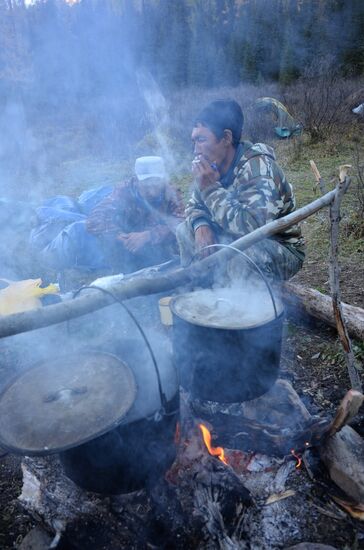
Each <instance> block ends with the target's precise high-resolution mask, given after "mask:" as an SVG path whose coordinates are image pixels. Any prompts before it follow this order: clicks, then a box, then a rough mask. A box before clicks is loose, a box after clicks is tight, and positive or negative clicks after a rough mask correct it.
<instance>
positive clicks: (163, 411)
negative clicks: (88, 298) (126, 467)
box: [73, 285, 175, 419]
mask: <svg viewBox="0 0 364 550" xmlns="http://www.w3.org/2000/svg"><path fill="white" fill-rule="evenodd" d="M86 289H91V290H92V289H96V290H100V291H101V292H103V293H104V294H108V295H109V296H110V297H111V298H113V299H114V301H115V302H117V303H118V304H120V305H121V306H122V307H123V308H124V309H125V311H126V312H127V313H128V315H129V317H130V318H131V319H132V320H133V321H134V323H135V326H136V327H137V329H138V331H139V333H140V335H141V337H142V339H143V340H144V343H145V345H146V346H147V348H148V351H149V353H150V356H151V359H152V363H153V366H154V369H155V374H156V376H157V384H158V391H159V397H160V400H161V405H162V408H161V410H160V411H157V412H156V413H155V415H154V416H155V418H156V419H157V418H159V419H160V418H162V417H163V416H169V414H174V412H175V411H172V412H167V411H168V401H167V397H166V395H165V393H164V391H163V387H162V380H161V376H160V372H159V368H158V363H157V360H156V358H155V355H154V352H153V350H152V346H151V345H150V343H149V340H148V338H147V336H146V334H145V332H144V330H143V328H142V326H141V325H140V323H139V321H138V320H137V318H136V317H135V315H134V314H133V313H132V312H131V311H130V309H129V308H128V307H127V306H126V305H125V304H124V302H123V301H122V300H120V299H119V298H118V297H117V296H115V294H114V293H113V292H110V290H106V289H105V288H103V287H101V286H96V285H87V286H81V288H79V289H78V290H76V292H74V293H73V298H76V297H77V296H78V294H79V293H80V292H81V291H82V290H86Z"/></svg>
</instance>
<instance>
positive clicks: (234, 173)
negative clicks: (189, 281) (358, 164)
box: [177, 100, 304, 280]
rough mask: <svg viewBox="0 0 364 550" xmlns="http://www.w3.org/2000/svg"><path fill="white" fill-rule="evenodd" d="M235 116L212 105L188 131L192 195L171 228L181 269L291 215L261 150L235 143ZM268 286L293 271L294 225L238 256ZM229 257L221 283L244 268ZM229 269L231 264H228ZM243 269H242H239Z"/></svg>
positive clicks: (298, 238)
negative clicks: (181, 217) (182, 216)
mask: <svg viewBox="0 0 364 550" xmlns="http://www.w3.org/2000/svg"><path fill="white" fill-rule="evenodd" d="M243 121H244V117H243V113H242V110H241V108H240V106H239V105H238V103H236V101H233V100H218V101H213V102H212V103H210V104H209V105H207V107H205V108H204V109H203V110H202V111H201V112H200V113H199V115H198V116H197V118H196V119H195V123H194V128H193V130H192V142H193V144H194V154H195V159H194V161H193V163H192V171H193V174H194V176H195V188H194V191H193V194H192V197H191V199H190V200H189V202H188V205H187V208H186V215H187V219H186V221H185V222H184V223H183V224H181V225H180V226H179V227H178V230H177V238H178V241H179V246H180V253H181V263H182V265H188V264H189V263H190V262H191V261H192V260H193V259H194V258H196V255H197V256H198V257H200V258H201V257H203V256H207V255H209V254H212V253H213V252H216V250H218V248H213V247H212V248H206V247H208V246H209V245H213V244H216V243H225V244H229V243H231V242H232V241H234V240H236V239H238V238H239V237H242V236H243V235H246V234H247V233H250V232H251V231H254V230H255V229H257V228H258V227H261V226H262V225H265V224H266V223H268V222H271V221H273V220H276V219H278V218H281V217H282V216H285V215H287V214H289V213H290V212H292V211H293V210H294V209H295V198H294V195H293V189H292V186H291V185H290V184H289V183H288V181H287V179H286V177H285V175H284V173H283V171H282V169H281V168H280V167H279V166H278V164H277V163H276V160H275V155H274V151H273V149H272V148H271V147H268V146H267V145H264V144H263V143H256V144H255V145H253V144H252V143H250V142H240V136H241V132H242V127H243ZM245 254H247V255H248V256H249V257H250V258H251V259H252V260H253V261H254V262H255V263H256V264H257V265H258V266H259V268H260V269H261V270H262V271H263V273H264V274H265V275H266V276H267V277H269V278H270V279H273V280H285V279H289V278H290V277H292V276H293V275H294V274H295V273H297V271H298V270H299V269H300V268H301V266H302V262H303V259H304V245H303V239H302V235H301V230H300V228H299V226H297V225H295V226H292V227H290V228H289V229H286V230H284V231H281V232H280V233H278V234H276V235H274V236H273V237H271V238H268V239H264V240H263V241H261V242H259V243H257V244H255V245H253V246H251V247H250V248H248V249H247V250H246V251H245ZM239 256H240V255H238V254H236V258H233V260H232V261H231V262H229V264H230V267H232V269H231V270H230V272H229V266H223V269H226V272H225V273H223V275H224V277H226V275H227V276H228V278H229V277H230V278H231V276H232V275H233V276H234V277H244V278H245V277H246V276H248V275H250V274H251V268H250V267H249V265H247V262H246V260H244V259H243V258H241V256H240V257H239ZM234 264H235V265H234ZM247 268H248V269H247Z"/></svg>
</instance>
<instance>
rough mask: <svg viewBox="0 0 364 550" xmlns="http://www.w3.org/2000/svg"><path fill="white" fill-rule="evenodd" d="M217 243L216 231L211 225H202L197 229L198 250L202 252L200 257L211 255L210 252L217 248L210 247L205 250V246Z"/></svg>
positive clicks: (196, 241)
mask: <svg viewBox="0 0 364 550" xmlns="http://www.w3.org/2000/svg"><path fill="white" fill-rule="evenodd" d="M216 243H217V240H216V237H215V233H214V232H213V230H212V229H211V227H210V226H209V225H200V227H198V228H197V229H196V231H195V245H196V250H197V252H201V253H200V254H199V256H200V258H206V256H210V254H213V253H214V252H216V249H215V248H208V249H207V250H203V248H204V247H205V246H209V245H210V244H216Z"/></svg>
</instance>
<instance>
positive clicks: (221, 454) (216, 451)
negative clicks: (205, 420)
mask: <svg viewBox="0 0 364 550" xmlns="http://www.w3.org/2000/svg"><path fill="white" fill-rule="evenodd" d="M198 426H199V428H200V430H201V432H202V437H203V440H204V442H205V445H206V447H207V450H208V452H209V453H210V455H212V456H217V457H218V458H219V459H220V460H221V462H223V463H224V464H227V460H226V458H225V451H224V449H223V448H222V447H211V433H210V432H209V430H208V429H207V428H206V426H204V425H203V424H199V425H198Z"/></svg>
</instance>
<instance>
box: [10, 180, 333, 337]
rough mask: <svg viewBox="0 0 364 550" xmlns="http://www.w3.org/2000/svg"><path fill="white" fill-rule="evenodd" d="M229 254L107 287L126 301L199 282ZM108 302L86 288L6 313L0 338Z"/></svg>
mask: <svg viewBox="0 0 364 550" xmlns="http://www.w3.org/2000/svg"><path fill="white" fill-rule="evenodd" d="M335 195H336V190H333V191H330V192H329V193H326V194H325V195H324V196H322V197H320V198H318V199H316V200H314V201H313V202H311V203H309V204H307V205H306V206H303V207H302V208H299V209H298V210H296V211H295V212H292V213H291V214H288V215H287V216H284V217H283V218H280V219H278V220H274V221H273V222H270V223H267V224H266V225H264V226H262V227H259V228H258V229H256V230H255V231H252V232H251V233H248V235H244V236H243V237H241V238H240V239H238V240H236V241H234V242H233V243H231V244H232V246H234V247H235V248H238V249H239V250H246V249H247V248H249V247H250V246H252V245H253V244H255V243H257V242H259V241H261V240H262V239H265V238H267V237H271V236H273V235H275V234H276V233H279V232H281V231H283V230H285V229H288V228H289V227H291V226H292V225H294V224H296V223H299V222H300V221H302V220H304V219H306V218H308V217H309V216H312V215H313V214H315V213H316V212H318V211H319V210H321V209H322V208H324V207H326V206H329V205H330V204H331V202H332V201H333V200H334V198H335ZM233 254H234V251H233V250H231V249H229V248H223V249H222V250H219V251H218V252H215V253H214V254H212V255H211V256H208V257H207V258H204V259H203V260H200V261H199V262H196V263H194V264H192V265H191V266H189V267H187V268H184V269H176V270H175V271H173V272H171V273H168V274H164V275H160V276H158V277H156V278H153V279H147V278H144V279H137V280H132V281H121V282H119V283H116V284H115V285H113V286H110V287H109V288H108V290H109V291H110V292H111V293H112V294H114V295H115V296H116V297H117V299H118V300H127V299H129V298H134V297H136V296H145V295H148V294H156V293H159V292H167V291H170V290H172V289H174V288H177V287H178V286H181V285H184V284H187V283H189V282H192V281H194V282H195V281H196V282H198V281H202V279H203V278H204V277H206V274H207V272H208V271H209V270H210V269H213V268H214V267H215V266H216V265H217V264H219V263H222V262H225V261H227V260H228V259H229V258H230V257H231V256H232V255H233ZM112 303H114V300H113V298H112V297H111V296H109V295H106V294H104V293H101V292H100V291H97V290H95V291H89V292H88V293H87V295H84V296H82V295H81V296H80V297H79V298H76V299H75V300H70V301H66V302H62V303H61V304H55V305H51V306H47V307H43V308H39V309H35V310H31V311H25V312H22V313H14V314H12V315H7V316H6V317H2V318H0V338H3V337H5V336H11V335H14V334H19V333H21V332H27V331H31V330H35V329H38V328H42V327H45V326H48V325H54V324H57V323H61V322H63V321H66V320H67V319H73V318H75V317H79V316H81V315H85V314H86V313H91V312H92V311H95V310H97V309H101V308H103V307H105V306H107V305H110V304H112Z"/></svg>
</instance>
